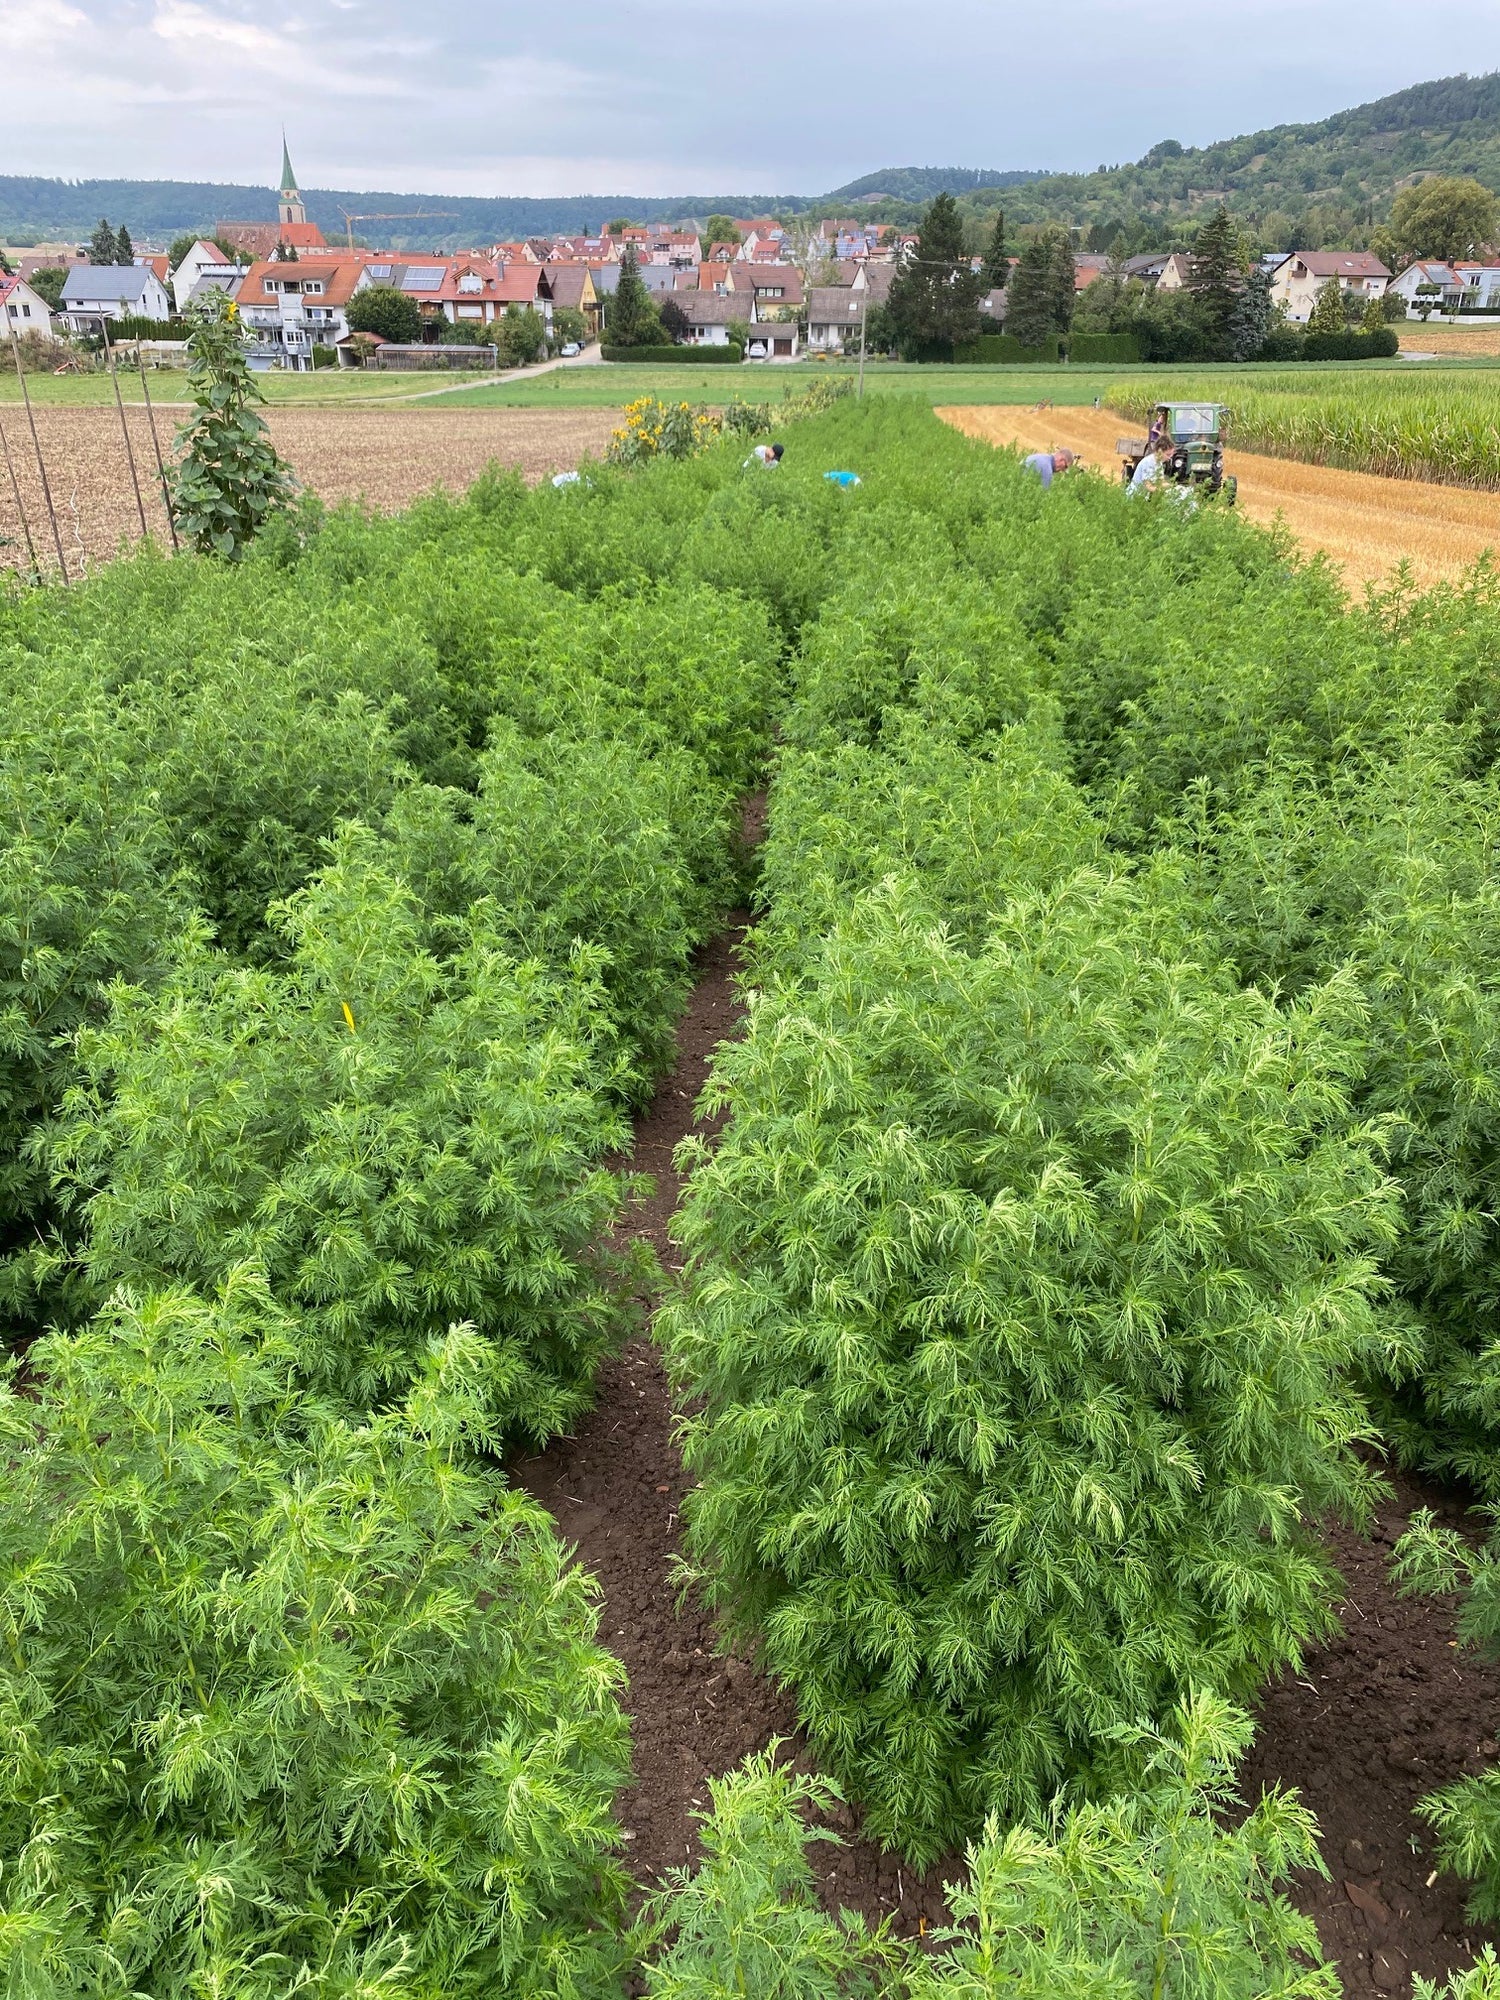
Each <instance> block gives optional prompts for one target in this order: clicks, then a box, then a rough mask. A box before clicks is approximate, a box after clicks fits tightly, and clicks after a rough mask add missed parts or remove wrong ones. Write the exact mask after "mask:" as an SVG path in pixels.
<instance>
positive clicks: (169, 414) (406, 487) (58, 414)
mask: <svg viewBox="0 0 1500 2000" xmlns="http://www.w3.org/2000/svg"><path fill="white" fill-rule="evenodd" d="M184 414H185V412H184V410H183V409H182V408H180V407H178V406H175V405H173V406H163V407H160V408H158V410H157V413H156V431H157V436H158V438H159V439H160V443H161V449H162V451H163V452H164V453H169V452H170V450H171V444H172V438H173V435H174V432H175V428H176V425H177V423H178V422H179V421H180V420H181V418H182V417H183V415H184ZM126 418H127V422H128V425H129V433H130V441H131V449H132V451H133V453H134V456H135V462H136V474H137V477H138V479H139V482H140V488H141V503H142V506H143V508H144V510H145V516H146V525H147V530H148V532H149V533H150V534H152V535H153V536H155V537H156V538H157V539H158V540H162V541H165V539H166V533H167V528H166V517H165V512H164V509H163V506H162V497H161V487H160V484H159V482H158V480H157V477H156V458H155V453H154V449H153V445H152V438H151V429H150V424H149V420H148V418H147V413H146V411H145V410H144V409H143V408H140V407H135V408H127V411H126ZM266 418H267V422H268V423H269V425H270V428H271V435H272V437H273V438H274V439H275V441H276V445H277V448H278V449H279V450H280V452H281V453H282V455H283V456H284V457H285V458H286V459H287V461H288V462H289V463H290V465H291V467H292V469H293V471H294V472H295V473H296V474H297V477H298V478H299V479H300V480H301V481H302V483H303V484H304V485H305V486H307V487H309V488H311V490H312V491H313V492H315V493H317V494H319V495H320V496H321V497H322V498H323V499H324V500H326V501H327V502H329V504H330V505H332V504H334V503H336V502H337V501H340V500H351V499H360V498H363V499H365V500H367V501H368V502H369V504H370V505H371V506H372V507H375V508H377V509H379V510H380V511H381V512H382V513H390V512H393V511H394V510H395V509H396V508H398V507H405V506H409V505H410V503H411V502H412V501H413V500H415V499H416V498H417V497H418V496H419V495H420V494H423V493H427V492H430V491H431V490H432V488H433V487H434V486H442V487H445V488H446V489H447V490H448V491H449V492H450V493H459V492H462V491H463V490H464V488H465V487H467V486H469V485H470V484H471V483H472V482H473V481H474V480H475V479H476V478H477V477H478V475H479V474H480V473H481V472H482V471H483V470H484V468H485V467H486V465H488V464H490V463H491V462H495V463H498V464H501V465H515V466H519V467H520V469H521V471H522V472H523V474H524V475H525V477H526V478H527V479H528V480H530V481H535V480H538V479H541V478H544V477H546V476H547V475H549V474H551V473H553V472H559V471H564V470H566V469H567V468H569V467H571V466H574V465H576V464H577V463H578V461H579V459H580V458H582V457H584V456H585V455H586V454H589V453H592V454H593V455H594V456H596V457H597V456H598V455H599V454H600V453H601V452H602V451H603V449H604V447H605V445H606V444H607V442H608V440H609V434H610V432H611V431H612V430H613V429H614V426H615V423H616V421H617V419H616V416H615V413H614V411H612V410H471V409H446V408H444V406H443V404H442V402H441V401H437V402H435V403H431V404H427V405H419V406H417V407H416V408H414V409H407V410H392V409H369V410H278V409H273V410H270V411H268V412H267V413H266ZM0 426H3V436H4V440H5V444H6V445H7V447H8V450H9V459H10V466H11V467H13V468H14V471H15V475H16V483H17V485H18V486H19V489H20V496H21V512H22V514H23V516H24V522H23V520H22V519H18V515H17V507H16V496H15V492H14V490H13V489H12V486H11V479H10V468H9V467H7V465H6V464H5V462H4V459H3V456H0V564H9V565H10V566H11V567H22V566H24V565H25V564H26V561H27V551H26V530H27V529H28V528H29V530H30V534H31V538H32V543H33V545H34V547H35V549H36V552H37V556H38V559H39V560H40V562H41V564H42V566H43V568H44V570H46V571H47V572H49V573H55V572H56V570H57V551H56V546H55V544H54V541H53V534H52V524H51V521H50V519H49V518H48V513H47V508H46V503H45V499H44V496H43V492H42V480H41V474H40V473H39V471H38V469H37V461H36V454H35V451H34V450H33V446H32V438H31V432H30V429H29V428H28V425H27V421H26V415H25V412H24V410H22V409H21V408H19V407H18V406H17V405H14V404H10V403H7V404H6V405H5V407H4V409H3V410H0ZM36 429H37V440H38V442H39V444H40V446H41V456H42V464H43V466H44V467H45V470H46V475H47V483H48V484H49V485H50V487H51V489H52V501H53V506H54V509H55V511H56V514H57V519H58V532H59V534H60V536H61V540H62V548H63V559H64V561H65V563H66V565H67V568H68V571H69V574H70V575H78V574H81V573H83V572H84V571H85V570H87V569H88V568H90V567H92V566H93V565H94V564H96V563H99V562H102V561H107V560H108V559H109V558H110V557H111V556H113V555H115V554H116V553H117V552H118V550H119V547H120V544H121V542H122V540H123V541H126V542H132V541H139V539H140V536H141V516H140V511H139V510H138V509H137V506H136V499H135V491H134V488H133V487H132V485H131V478H130V465H129V462H128V460H127V458H126V455H125V445H124V440H123V438H122V437H121V434H120V418H119V413H118V411H116V410H114V409H112V408H108V407H105V408H99V409H77V408H72V409H59V408H56V407H52V408H45V409H38V410H37V412H36Z"/></svg>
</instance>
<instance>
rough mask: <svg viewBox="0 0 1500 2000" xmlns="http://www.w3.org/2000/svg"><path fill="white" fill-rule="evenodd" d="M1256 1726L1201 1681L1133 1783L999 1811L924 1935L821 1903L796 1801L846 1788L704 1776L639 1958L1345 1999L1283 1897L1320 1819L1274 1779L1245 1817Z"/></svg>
mask: <svg viewBox="0 0 1500 2000" xmlns="http://www.w3.org/2000/svg"><path fill="white" fill-rule="evenodd" d="M1249 1739H1250V1724H1249V1721H1248V1718H1247V1717H1245V1716H1243V1715H1240V1714H1237V1713H1236V1712H1235V1711H1234V1710H1233V1709H1230V1708H1228V1707H1226V1706H1225V1705H1224V1704H1223V1703H1222V1702H1219V1701H1217V1700H1215V1699H1214V1698H1213V1697H1212V1696H1209V1695H1205V1694H1202V1693H1198V1694H1194V1695H1192V1696H1190V1697H1188V1698H1186V1699H1185V1700H1184V1701H1183V1702H1182V1703H1181V1704H1180V1705H1179V1707H1178V1708H1177V1709H1176V1710H1174V1712H1173V1714H1172V1716H1171V1717H1170V1719H1169V1723H1168V1726H1167V1727H1166V1728H1165V1729H1164V1730H1163V1731H1162V1732H1160V1733H1159V1734H1152V1733H1149V1732H1148V1733H1146V1734H1144V1735H1142V1736H1140V1737H1139V1739H1138V1749H1139V1753H1140V1756H1141V1759H1142V1765H1143V1768H1142V1780H1141V1785H1140V1788H1139V1789H1138V1790H1137V1791H1134V1792H1132V1793H1130V1794H1128V1795H1127V1796H1124V1797H1122V1798H1117V1799H1112V1800H1109V1801H1107V1802H1105V1803H1102V1804H1098V1805H1084V1806H1080V1807H1077V1808H1076V1809H1074V1810H1072V1811H1067V1810H1065V1809H1063V1808H1062V1807H1061V1806H1060V1805H1059V1806H1056V1807H1054V1809H1053V1810H1052V1811H1051V1812H1050V1813H1049V1814H1048V1816H1047V1817H1046V1819H1045V1820H1044V1821H1043V1822H1042V1823H1041V1824H1040V1825H1039V1826H1038V1827H1037V1828H1031V1827H1014V1828H1012V1829H1011V1830H1010V1832H1009V1833H1002V1831H1001V1830H1000V1828H999V1826H998V1825H997V1824H996V1823H995V1822H994V1821H993V1820H991V1821H990V1822H989V1824H988V1825H987V1826H986V1828H985V1831H984V1834H983V1836H982V1838H981V1839H980V1840H979V1841H978V1842H977V1844H975V1845H974V1846H972V1847H971V1848H970V1849H969V1854H968V1863H969V1867H968V1873H967V1875H966V1876H965V1877H964V1879H963V1880H961V1881H960V1882H957V1883H952V1884H949V1887H948V1894H949V1901H950V1906H951V1908H952V1912H953V1916H954V1919H955V1923H954V1925H953V1927H952V1928H951V1929H949V1930H947V1931H944V1932H941V1933H939V1935H938V1938H937V1939H936V1940H935V1948H932V1949H923V1948H922V1947H920V1946H914V1945H912V1944H903V1943H898V1942H897V1941H895V1940H893V1939H892V1938H891V1937H890V1935H889V1933H888V1932H887V1931H886V1930H885V1929H884V1928H883V1927H882V1929H881V1930H880V1931H878V1932H875V1933H873V1934H872V1933H871V1932H870V1931H869V1930H868V1929H867V1927H866V1926H865V1925H864V1924H863V1923H862V1922H861V1921H860V1920H859V1919H858V1918H857V1917H854V1916H852V1915H851V1914H850V1913H849V1912H848V1911H841V1912H840V1913H839V1914H838V1916H836V1917H835V1916H830V1915H828V1914H827V1913H826V1912H825V1911H824V1910H823V1909H822V1908H821V1907H820V1906H819V1904H818V1901H817V1897H816V1893H815V1889H814V1883H813V1875H812V1870H811V1868H810V1867H809V1865H808V1861H807V1849H808V1846H809V1843H810V1842H812V1841H814V1840H827V1839H829V1838H831V1836H830V1835H829V1834H827V1833H826V1832H825V1831H823V1830H822V1829H821V1828H818V1827H816V1826H813V1827H810V1826H809V1825H808V1823H807V1820H806V1817H805V1815H806V1813H807V1812H808V1810H809V1809H811V1810H813V1811H817V1810H820V1809H821V1810H826V1809H827V1807H828V1806H829V1805H830V1804H831V1803H832V1801H833V1800H834V1799H835V1798H836V1797H837V1793H836V1790H835V1788H834V1787H832V1786H830V1785H828V1784H826V1782H821V1781H818V1780H812V1779H803V1778H797V1777H794V1776H792V1775H791V1774H790V1773H789V1772H788V1771H786V1770H785V1768H778V1767H777V1766H776V1765H775V1763H774V1761H773V1757H772V1755H769V1754H768V1755H766V1756H762V1757H756V1758H751V1759H749V1760H748V1761H747V1762H746V1763H745V1764H744V1765H743V1766H742V1767H741V1768H740V1769H739V1770H738V1771H736V1772H733V1773H732V1774H731V1775H730V1776H729V1777H728V1778H725V1779H723V1780H722V1781H720V1782H719V1783H717V1784H713V1785H712V1786H711V1787H710V1790H711V1794H712V1800H713V1804H712V1808H711V1810H710V1811H709V1812H707V1813H706V1814H703V1815H701V1823H702V1839H703V1844H704V1849H705V1858H704V1860H703V1862H702V1864H701V1865H700V1866H699V1868H698V1869H697V1871H696V1873H693V1872H690V1871H689V1870H687V1869H682V1870H678V1871H674V1873H673V1876H672V1877H671V1879H670V1881H669V1884H668V1886H667V1888H666V1889H665V1890H664V1891H663V1892H661V1893H660V1894H659V1895H658V1896H656V1897H655V1898H654V1899H653V1901H652V1905H651V1909H650V1912H649V1914H650V1916H651V1918H652V1919H653V1920H654V1923H653V1925H652V1927H651V1929H650V1930H648V1936H651V1937H653V1941H654V1934H656V1933H659V1932H661V1931H663V1930H665V1931H667V1932H669V1933H670V1934H671V1938H672V1941H671V1943H670V1944H669V1945H668V1947H667V1949H666V1950H665V1951H663V1952H661V1953H660V1954H659V1955H658V1956H654V1957H653V1958H652V1962H651V1963H650V1965H649V1966H648V1968H647V1969H646V1973H645V1979H646V1991H647V1994H648V1995H649V1996H650V2000H738V1996H740V1995H744V1994H754V1995H756V1996H757V2000H864V1996H867V1995H868V1996H870V2000H875V1996H880V2000H895V1996H897V1995H901V1996H904V2000H1062V1996H1066V2000H1336V1996H1337V1994H1338V1992H1339V1983H1338V1977H1337V1974H1336V1972H1335V1970H1334V1968H1333V1967H1332V1966H1331V1965H1328V1964H1326V1963H1325V1962H1324V1960H1323V1956H1322V1952H1321V1950H1320V1948H1319V1944H1318V1936H1317V1931H1316V1929H1315V1928H1314V1926H1313V1923H1312V1920H1311V1919H1310V1918H1308V1917H1306V1916H1303V1915H1302V1914H1301V1913H1300V1912H1299V1911H1297V1910H1294V1909H1293V1908H1292V1906H1291V1905H1290V1903H1288V1901H1287V1900H1286V1897H1285V1895H1284V1894H1283V1893H1282V1885H1283V1884H1284V1883H1285V1882H1286V1881H1287V1879H1288V1878H1289V1876H1290V1875H1291V1873H1292V1871H1293V1870H1294V1869H1299V1868H1306V1869H1313V1870H1316V1871H1318V1872H1319V1873H1322V1872H1323V1864H1322V1861H1321V1859H1320V1857H1319V1855H1318V1849H1317V1829H1316V1827H1315V1825H1314V1823H1313V1821H1312V1817H1311V1815H1310V1814H1309V1813H1308V1812H1307V1811H1306V1810H1305V1808H1304V1807H1302V1806H1301V1805H1300V1804H1299V1803H1298V1802H1297V1799H1296V1796H1295V1794H1290V1793H1286V1792H1281V1791H1275V1792H1270V1793H1267V1794H1266V1795H1265V1796H1264V1797H1262V1798H1261V1799H1260V1800H1259V1801H1258V1802H1257V1803H1256V1804H1255V1805H1254V1806H1253V1807H1252V1809H1251V1810H1250V1812H1249V1813H1248V1814H1245V1815H1240V1814H1239V1812H1238V1810H1237V1809H1238V1808H1239V1807H1241V1805H1242V1803H1243V1802H1242V1801H1241V1800H1240V1799H1238V1798H1237V1797H1236V1795H1235V1792H1234V1787H1233V1772H1234V1766H1235V1764H1236V1763H1237V1762H1238V1760H1239V1758H1240V1756H1241V1754H1242V1753H1243V1751H1244V1749H1245V1746H1246V1744H1247V1743H1248V1742H1249ZM773 1752H774V1746H773ZM1231 1812H1233V1813H1235V1816H1236V1817H1237V1819H1238V1824H1235V1825H1232V1826H1231V1825H1226V1824H1225V1820H1226V1818H1227V1816H1228V1815H1229V1814H1230V1813H1231ZM1478 1990H1479V1991H1482V1992H1484V1993H1488V1992H1489V1991H1490V1989H1489V1988H1488V1987H1485V1988H1482V1989H1478ZM1455 2000H1457V1995H1455ZM1476 2000H1477V1993H1476Z"/></svg>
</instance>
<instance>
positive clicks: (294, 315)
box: [238, 251, 389, 369]
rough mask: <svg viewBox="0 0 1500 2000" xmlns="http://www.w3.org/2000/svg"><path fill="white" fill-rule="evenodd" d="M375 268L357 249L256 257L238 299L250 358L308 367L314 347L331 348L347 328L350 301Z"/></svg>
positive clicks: (341, 337)
mask: <svg viewBox="0 0 1500 2000" xmlns="http://www.w3.org/2000/svg"><path fill="white" fill-rule="evenodd" d="M374 268H378V267H374V266H372V265H371V264H370V262H369V259H368V258H367V257H366V256H364V255H363V254H361V253H360V252H359V251H355V252H354V253H353V254H352V255H351V254H349V253H347V252H338V251H334V252H331V253H329V254H327V255H325V256H322V257H313V256H308V257H300V258H298V260H297V261H296V262H295V263H291V264H284V263H277V262H276V261H275V260H274V259H269V258H264V257H261V258H257V259H256V261H255V262H254V263H253V264H252V265H251V266H250V268H249V269H248V270H247V271H246V272H245V274H244V277H243V278H242V279H241V281H240V290H239V299H238V304H239V309H240V317H241V319H242V320H243V321H244V323H245V326H246V327H247V329H248V330H249V331H250V333H251V334H252V335H253V336H254V342H255V344H254V346H253V348H252V349H251V359H252V361H256V362H259V363H260V365H261V366H263V367H265V366H271V365H279V366H281V367H284V368H299V369H300V368H310V367H311V366H312V350H313V348H314V347H332V346H333V344H334V343H335V342H336V341H339V340H342V339H343V337H344V336H345V334H347V333H348V331H349V319H348V308H349V301H350V299H351V298H352V297H353V296H354V294H355V292H356V291H358V290H359V288H360V286H361V285H363V284H367V283H369V282H370V279H369V272H370V271H371V270H372V269H374ZM386 282H389V279H387V281H386Z"/></svg>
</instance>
